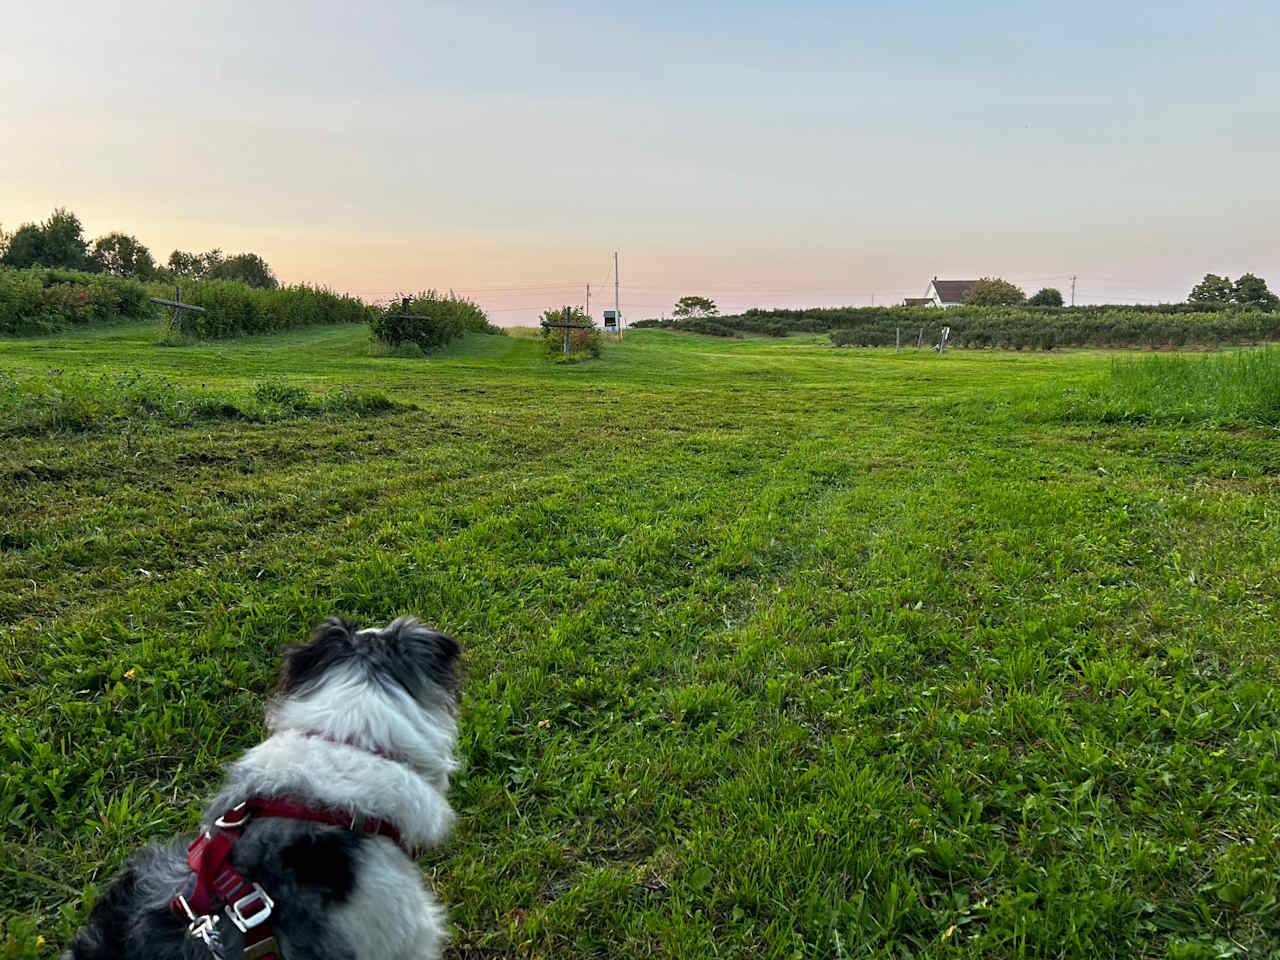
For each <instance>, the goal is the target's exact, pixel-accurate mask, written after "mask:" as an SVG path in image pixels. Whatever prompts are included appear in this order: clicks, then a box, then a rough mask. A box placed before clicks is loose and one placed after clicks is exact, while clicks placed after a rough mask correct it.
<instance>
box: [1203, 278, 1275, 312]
mask: <svg viewBox="0 0 1280 960" xmlns="http://www.w3.org/2000/svg"><path fill="white" fill-rule="evenodd" d="M1263 286H1264V287H1265V286H1266V285H1265V284H1264V285H1263ZM1234 295H1235V288H1233V287H1232V286H1231V280H1230V278H1229V277H1220V276H1218V275H1217V274H1216V273H1206V274H1205V275H1204V279H1203V280H1201V281H1200V282H1199V283H1197V284H1196V285H1195V286H1194V287H1193V288H1192V290H1191V294H1190V295H1189V296H1188V297H1187V302H1188V303H1194V304H1198V305H1200V306H1202V307H1212V308H1214V309H1218V308H1221V307H1225V306H1226V305H1227V304H1229V303H1230V302H1231V300H1232V298H1233V297H1234Z"/></svg>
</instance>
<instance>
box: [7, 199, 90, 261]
mask: <svg viewBox="0 0 1280 960" xmlns="http://www.w3.org/2000/svg"><path fill="white" fill-rule="evenodd" d="M0 263H3V264H4V265H5V266H6V267H65V268H67V269H69V270H88V269H91V268H92V267H93V264H91V263H90V262H89V245H88V244H87V243H86V242H85V239H84V228H83V227H82V226H81V225H80V218H79V217H77V216H76V215H75V214H74V213H72V212H71V211H70V210H67V209H66V208H64V207H59V208H58V209H56V210H54V211H53V213H52V214H50V216H49V219H48V220H46V221H45V222H44V223H40V224H36V223H24V224H23V225H22V226H20V227H19V228H18V229H17V231H16V232H15V233H14V234H13V236H12V237H10V238H9V246H8V248H7V249H6V250H5V252H4V257H3V258H2V259H0Z"/></svg>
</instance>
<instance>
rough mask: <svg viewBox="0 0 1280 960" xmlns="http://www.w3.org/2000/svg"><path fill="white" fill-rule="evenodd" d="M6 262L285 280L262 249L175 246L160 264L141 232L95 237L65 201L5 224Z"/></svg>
mask: <svg viewBox="0 0 1280 960" xmlns="http://www.w3.org/2000/svg"><path fill="white" fill-rule="evenodd" d="M0 266H6V267H17V268H26V267H49V268H55V269H57V268H61V269H66V270H83V271H85V272H87V273H105V274H110V275H111V276H114V277H127V278H130V279H135V280H141V281H143V282H151V281H172V280H178V279H189V280H234V281H236V282H238V283H243V284H246V285H248V286H250V287H258V288H260V289H264V290H274V289H275V288H276V287H277V286H279V282H278V281H277V280H276V275H275V272H274V271H273V270H272V269H271V266H270V265H269V264H268V263H267V262H266V261H265V260H264V259H263V258H262V257H260V256H259V255H258V254H256V253H237V254H234V255H232V256H227V255H225V254H224V253H223V252H222V251H221V250H220V249H217V248H215V249H213V250H209V251H206V252H205V253H190V252H187V251H185V250H174V251H173V252H172V253H171V254H169V259H168V261H167V263H165V264H164V265H160V264H157V263H156V261H155V257H154V256H152V253H151V251H150V250H148V249H147V247H146V246H145V245H144V244H143V243H142V242H141V241H140V240H139V239H138V238H137V237H134V236H130V235H129V234H126V233H120V232H113V233H108V234H106V235H105V236H101V237H98V238H97V239H95V240H93V241H92V243H91V242H90V241H88V240H87V239H86V238H85V236H84V227H83V226H82V225H81V223H80V218H79V217H77V216H76V215H75V214H74V213H72V212H71V211H70V210H67V209H65V208H62V207H59V208H58V209H56V210H54V211H53V213H52V214H50V216H49V219H47V220H45V221H44V222H42V223H24V224H22V225H21V226H20V227H18V229H17V230H15V231H14V232H13V233H11V234H9V233H5V232H4V231H3V230H0Z"/></svg>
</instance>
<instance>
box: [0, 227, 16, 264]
mask: <svg viewBox="0 0 1280 960" xmlns="http://www.w3.org/2000/svg"><path fill="white" fill-rule="evenodd" d="M12 239H13V234H12V233H5V232H4V227H0V263H4V255H5V252H6V251H7V250H8V249H9V241H10V240H12Z"/></svg>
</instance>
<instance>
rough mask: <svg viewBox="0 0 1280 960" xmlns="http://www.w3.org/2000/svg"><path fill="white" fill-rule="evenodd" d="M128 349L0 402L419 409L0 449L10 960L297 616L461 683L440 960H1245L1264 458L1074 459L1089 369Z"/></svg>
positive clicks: (848, 357)
mask: <svg viewBox="0 0 1280 960" xmlns="http://www.w3.org/2000/svg"><path fill="white" fill-rule="evenodd" d="M155 338H156V334H155V331H154V330H150V329H146V328H121V327H117V328H112V329H109V330H98V331H86V332H83V333H81V334H78V335H77V336H74V337H61V338H49V339H43V340H27V341H4V342H2V343H0V374H3V375H5V376H7V377H9V378H10V379H15V380H16V379H18V378H21V377H29V376H31V375H32V374H37V375H38V374H39V373H41V372H42V371H44V370H46V369H48V368H57V369H60V370H62V371H63V372H64V373H63V375H64V376H68V377H78V378H81V379H85V378H93V377H97V376H99V375H100V374H103V373H107V374H114V373H117V372H119V371H122V370H124V371H138V372H141V373H142V374H144V375H145V376H147V377H153V378H155V379H156V380H163V381H166V382H169V383H171V384H174V389H179V390H182V391H189V392H191V393H192V394H194V393H196V392H199V391H203V390H207V391H217V392H221V393H223V394H227V395H231V396H246V397H247V396H252V395H253V393H254V391H255V384H259V383H261V382H263V381H267V380H272V379H273V378H281V377H284V378H287V383H288V384H292V385H295V386H298V387H301V388H305V389H306V390H308V391H309V392H311V393H314V394H316V395H322V394H326V393H328V392H331V391H339V390H341V389H342V388H344V387H345V388H347V389H349V390H354V389H355V388H363V389H367V390H377V391H380V392H382V393H384V394H386V395H387V396H388V397H389V398H391V399H392V400H394V401H395V402H396V403H397V404H406V405H407V404H414V405H416V407H417V408H418V409H407V408H406V407H397V408H396V409H393V410H389V411H383V412H380V413H378V414H377V415H376V416H363V415H359V413H358V411H347V412H345V413H344V412H342V411H339V412H337V413H336V414H335V415H332V416H325V417H317V418H300V419H299V418H295V419H282V420H279V421H278V422H272V423H255V422H247V421H241V420H226V421H208V422H199V423H182V422H167V421H164V420H158V419H154V418H152V419H149V420H139V421H138V422H136V423H133V424H131V425H130V426H129V427H128V428H127V429H122V428H121V427H120V425H119V424H118V423H104V424H102V426H101V428H100V429H92V428H88V429H84V428H82V429H79V430H78V431H77V432H45V433H36V434H31V433H29V432H22V431H17V432H9V433H0V445H2V447H0V449H2V450H3V461H2V462H0V485H2V489H0V493H2V494H3V496H4V503H5V522H4V525H3V530H0V537H2V538H3V539H2V541H0V546H2V547H3V554H0V556H2V560H0V624H3V633H2V635H0V644H2V646H0V692H2V696H3V704H2V706H3V712H4V718H5V719H4V723H5V729H4V737H3V746H2V748H0V749H2V750H3V753H2V754H0V758H2V762H3V768H0V821H3V822H4V824H5V826H4V830H5V834H4V843H3V847H2V848H0V905H3V910H4V913H5V922H6V928H7V930H8V932H9V937H10V939H9V942H8V944H7V946H6V947H5V948H4V950H5V951H6V954H5V955H6V956H10V955H12V956H25V955H31V956H36V955H38V956H51V955H53V954H54V953H55V948H56V946H57V945H59V944H60V943H62V942H63V941H65V939H66V937H67V936H68V935H69V933H70V931H71V929H72V928H73V927H74V925H75V924H76V923H77V922H79V921H80V920H82V919H83V917H84V915H85V908H86V902H87V899H88V898H90V897H91V895H92V892H93V890H94V889H95V887H96V886H97V885H100V884H101V883H103V882H104V881H105V880H106V878H107V877H108V876H109V875H110V873H111V872H112V871H113V870H114V869H115V868H116V867H117V866H118V865H119V863H120V861H121V860H122V859H123V858H124V857H125V856H126V855H127V853H128V852H129V851H130V850H132V849H134V848H135V847H136V846H137V845H138V844H139V843H141V842H143V841H145V840H148V839H152V838H157V837H164V836H167V835H170V834H172V833H176V832H179V831H183V830H190V829H191V828H192V827H193V826H194V824H195V820H196V815H197V813H198V810H199V808H200V806H201V803H202V800H203V798H204V797H206V796H207V795H208V794H209V793H210V791H211V790H212V788H213V786H214V784H215V783H216V781H217V779H218V776H219V772H218V771H219V766H220V764H222V763H224V762H226V761H227V760H229V759H231V758H234V757H235V756H236V755H238V753H239V752H240V751H242V750H243V749H245V748H246V747H248V746H249V745H251V744H252V743H254V742H255V741H256V740H257V739H259V737H260V736H261V734H262V729H261V712H262V706H263V699H264V696H265V694H266V692H267V690H268V687H269V684H270V682H271V677H272V675H273V670H274V666H275V663H276V660H277V657H278V654H279V652H280V650H281V648H282V646H283V645H284V644H286V643H288V642H291V641H295V640H298V639H299V638H301V637H303V636H304V635H305V633H306V632H307V630H308V629H309V628H310V627H311V626H312V625H314V623H315V622H316V621H317V620H318V619H320V618H321V617H323V616H326V615H328V614H330V613H335V612H336V613H344V614H347V615H350V616H353V617H355V618H357V619H359V620H360V621H362V622H365V623H377V622H382V621H385V620H387V619H389V618H391V617H393V616H395V615H397V614H400V613H404V612H413V613H417V614H419V615H420V616H422V617H424V618H425V619H428V620H430V621H432V622H433V623H436V624H438V625H439V626H440V627H442V628H443V629H446V630H448V631H450V632H451V633H453V634H454V635H456V636H457V637H458V638H459V639H460V640H461V641H462V643H463V645H464V647H465V650H466V665H467V676H466V683H465V685H466V691H467V694H466V699H465V703H464V706H463V711H462V715H461V740H460V743H459V751H458V752H459V757H460V760H461V762H462V769H461V771H460V773H459V776H458V777H457V779H456V781H455V784H454V788H453V793H452V797H453V801H454V803H455V806H456V808H457V810H458V811H459V814H460V816H459V822H458V828H457V832H456V834H455V837H454V839H453V840H452V841H451V842H450V844H449V845H448V846H447V847H446V848H445V849H443V850H441V851H437V852H435V853H433V854H432V855H430V856H429V857H427V858H425V859H424V861H423V866H424V869H425V870H426V872H427V875H428V877H429V882H430V883H431V884H432V885H433V887H434V888H435V889H436V890H437V891H438V894H439V896H440V898H441V899H442V900H443V901H444V902H446V903H447V904H448V905H449V908H450V916H451V919H452V923H453V927H454V941H453V945H452V947H451V948H450V949H451V951H452V952H451V955H452V956H454V957H459V958H463V957H467V958H470V957H477V958H479V957H494V956H574V957H601V958H604V957H617V956H651V955H656V956H671V957H710V956H724V957H728V956H744V957H745V956H751V957H779V958H782V957H786V958H791V957H814V958H818V957H835V956H894V957H902V956H921V957H1060V956H1065V957H1076V956H1080V957H1083V956H1117V957H1120V956H1123V957H1130V956H1141V957H1180V958H1188V957H1219V956H1258V957H1263V956H1270V955H1273V954H1274V952H1275V951H1276V950H1278V949H1280V906H1278V905H1277V895H1278V894H1280V865H1278V861H1280V825H1278V823H1277V814H1278V812H1280V799H1277V797H1278V795H1280V737H1278V734H1277V722H1278V721H1280V693H1278V692H1277V687H1276V679H1277V672H1278V671H1277V650H1276V624H1277V617H1278V615H1280V581H1278V579H1277V562H1276V558H1277V556H1278V555H1280V505H1278V503H1277V492H1278V490H1277V488H1278V483H1280V482H1278V481H1277V475H1278V473H1280V466H1278V465H1280V436H1278V435H1277V431H1276V430H1275V429H1274V427H1270V426H1266V425H1264V424H1257V423H1254V422H1252V421H1243V422H1240V421H1238V418H1237V420H1233V421H1232V422H1231V424H1230V427H1229V429H1224V428H1223V427H1221V426H1219V425H1215V424H1216V421H1215V419H1214V418H1212V417H1204V416H1201V417H1198V418H1197V417H1186V416H1184V417H1182V418H1181V419H1182V422H1172V421H1165V420H1160V419H1158V418H1145V419H1140V420H1137V421H1124V422H1108V419H1107V418H1106V417H1105V416H1102V415H1097V416H1095V415H1094V414H1089V415H1088V416H1087V417H1084V418H1083V419H1081V417H1082V414H1080V411H1079V409H1077V408H1076V407H1073V406H1072V403H1071V402H1069V400H1066V399H1063V398H1067V397H1070V396H1073V395H1085V394H1089V395H1093V394H1091V393H1090V391H1098V390H1104V389H1106V383H1107V382H1108V379H1107V378H1108V370H1109V365H1110V362H1111V361H1110V358H1109V356H1108V355H1106V354H1102V353H1089V352H1081V353H1068V354H1065V355H1045V354H1037V355H1029V354H1017V355H1011V354H1001V353H969V352H964V351H955V352H948V353H947V354H946V355H945V356H942V357H939V356H937V355H936V354H933V353H929V352H927V351H924V352H916V351H904V352H902V353H901V354H895V353H894V352H892V351H883V350H882V351H871V350H867V351H849V350H839V351H837V350H834V349H831V348H829V347H826V346H824V345H823V344H822V343H820V342H818V338H807V339H791V340H785V341H780V342H774V341H760V340H746V341H735V342H723V341H714V340H706V339H702V338H697V337H690V336H685V335H680V334H672V333H666V332H660V331H637V332H635V333H633V334H630V335H629V337H628V339H627V340H626V341H625V342H624V343H623V344H621V345H618V344H609V345H606V352H605V356H604V358H603V359H602V360H600V361H598V362H590V363H581V364H576V365H572V366H563V365H556V364H552V363H550V362H548V361H547V360H545V359H544V357H543V356H542V354H541V352H540V347H539V344H537V343H535V342H532V341H529V340H522V339H517V338H489V337H468V338H467V339H466V340H465V341H463V342H461V343H459V344H457V345H456V346H454V347H453V348H451V349H450V350H448V351H447V352H446V353H445V354H443V355H441V356H438V357H433V358H430V359H416V360H415V359H400V358H373V357H369V356H368V355H367V354H366V353H365V338H366V334H365V331H364V330H363V328H354V327H333V328H323V329H318V330H304V331H296V332H292V333H288V334H283V335H280V336H276V337H262V338H247V339H243V340H238V341H229V342H221V343H216V344H206V345H200V346H193V347H183V348H162V347H157V346H154V341H155ZM1197 359H1198V358H1197ZM1073 391H1074V392H1075V393H1073ZM1082 391H1083V393H1081V392H1082ZM184 395H185V394H184ZM1095 412H1096V411H1095ZM1073 417H1074V418H1075V419H1073ZM3 429H4V426H3V425H2V424H0V431H2V430H3ZM40 937H43V938H44V940H43V942H41V943H38V938H40Z"/></svg>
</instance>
